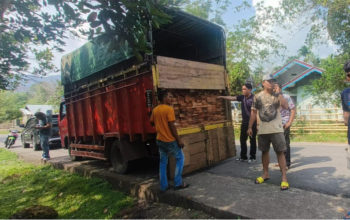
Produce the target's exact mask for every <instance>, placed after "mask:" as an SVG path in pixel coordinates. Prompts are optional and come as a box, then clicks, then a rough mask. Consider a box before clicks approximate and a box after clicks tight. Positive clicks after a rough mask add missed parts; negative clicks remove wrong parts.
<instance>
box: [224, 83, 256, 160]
mask: <svg viewBox="0 0 350 220" xmlns="http://www.w3.org/2000/svg"><path fill="white" fill-rule="evenodd" d="M218 98H219V99H225V100H230V101H240V102H241V103H242V104H241V109H242V124H241V135H240V142H241V156H240V157H239V158H237V160H239V161H247V160H248V157H247V139H248V135H247V131H248V124H249V119H250V111H251V108H252V104H253V99H254V94H252V85H251V84H249V83H246V84H244V85H243V86H242V95H238V96H218ZM252 129H253V134H252V136H250V137H249V139H250V157H249V160H248V162H249V163H250V162H254V161H255V160H256V133H257V130H256V122H255V123H254V124H253V127H252Z"/></svg>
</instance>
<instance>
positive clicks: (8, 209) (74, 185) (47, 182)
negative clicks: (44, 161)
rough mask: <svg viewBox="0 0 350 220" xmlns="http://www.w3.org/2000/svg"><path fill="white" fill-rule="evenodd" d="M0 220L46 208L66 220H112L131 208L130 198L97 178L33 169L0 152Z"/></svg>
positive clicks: (47, 167)
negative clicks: (19, 213)
mask: <svg viewBox="0 0 350 220" xmlns="http://www.w3.org/2000/svg"><path fill="white" fill-rule="evenodd" d="M0 161H1V162H0V163H1V166H0V181H1V187H0V203H1V204H2V205H1V207H0V218H2V219H7V218H9V217H10V216H11V215H12V214H14V213H15V212H16V211H18V210H20V209H23V208H27V207H29V206H32V205H45V206H50V207H52V208H54V209H55V210H56V211H57V212H58V215H59V216H58V218H64V219H71V218H77V219H87V218H89V219H102V218H105V219H110V218H112V217H113V215H115V214H116V213H118V212H119V211H120V210H121V209H123V208H126V207H130V206H131V205H132V204H133V203H134V200H133V199H132V198H131V197H128V196H125V195H124V194H122V193H120V192H118V191H114V190H113V189H112V187H111V185H110V184H109V183H107V182H106V181H104V180H102V179H98V178H85V177H81V176H78V175H75V174H70V173H68V172H65V171H61V170H55V169H53V168H52V167H51V166H33V165H30V164H27V163H24V162H22V161H20V160H18V159H17V157H16V155H15V154H14V153H12V152H9V151H7V150H5V149H0Z"/></svg>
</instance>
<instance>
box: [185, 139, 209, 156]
mask: <svg viewBox="0 0 350 220" xmlns="http://www.w3.org/2000/svg"><path fill="white" fill-rule="evenodd" d="M186 148H188V149H189V151H190V154H191V155H194V154H199V153H203V152H205V142H204V141H202V142H197V143H194V144H191V145H189V146H187V147H185V148H184V149H186Z"/></svg>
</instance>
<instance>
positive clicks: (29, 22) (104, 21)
mask: <svg viewBox="0 0 350 220" xmlns="http://www.w3.org/2000/svg"><path fill="white" fill-rule="evenodd" d="M182 2H183V1H182V0H144V1H129V0H118V1H114V0H109V1H105V0H96V1H93V2H91V1H86V0H67V1H62V0H3V1H1V2H0V89H1V90H8V89H14V88H16V87H17V86H18V82H19V81H20V80H22V79H23V78H25V75H24V74H26V73H28V71H31V70H33V71H34V74H37V75H46V74H47V73H49V72H52V71H55V69H54V68H53V66H52V64H51V61H52V53H51V51H52V50H53V49H54V50H57V51H62V49H61V47H62V45H64V39H65V38H66V36H67V34H68V32H71V33H73V34H75V35H77V34H78V33H77V32H76V31H75V30H76V29H77V28H80V27H82V25H83V24H85V23H89V24H90V28H89V30H85V29H84V28H80V29H79V30H80V33H82V34H84V35H85V36H88V37H89V39H92V38H93V37H94V36H95V35H101V34H103V36H104V37H103V38H101V40H103V41H108V42H111V44H110V46H111V48H110V49H112V50H114V49H117V48H118V47H119V46H120V44H119V43H120V42H121V43H122V44H124V43H125V41H127V42H128V43H129V45H131V47H132V48H133V49H134V54H135V55H136V56H137V57H139V58H140V59H141V58H142V57H141V52H149V51H150V48H151V47H150V46H151V44H150V43H149V39H147V36H148V31H149V30H150V25H152V26H153V27H154V28H159V27H160V26H161V25H162V24H165V23H168V22H169V21H170V20H171V17H170V16H168V15H167V13H166V12H165V11H164V6H167V7H170V8H171V7H176V6H178V5H180V4H181V3H182ZM48 8H50V10H48ZM42 9H44V10H42ZM52 9H56V10H52ZM48 11H49V12H48ZM86 18H87V19H86ZM43 45H46V46H48V48H47V49H45V50H43V51H38V50H37V47H38V46H43ZM30 53H32V54H34V55H35V58H36V59H37V63H38V65H34V66H31V64H33V63H35V62H29V61H28V58H29V57H28V54H30Z"/></svg>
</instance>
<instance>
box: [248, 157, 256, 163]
mask: <svg viewBox="0 0 350 220" xmlns="http://www.w3.org/2000/svg"><path fill="white" fill-rule="evenodd" d="M255 161H256V159H255V158H249V160H248V163H253V162H255Z"/></svg>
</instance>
